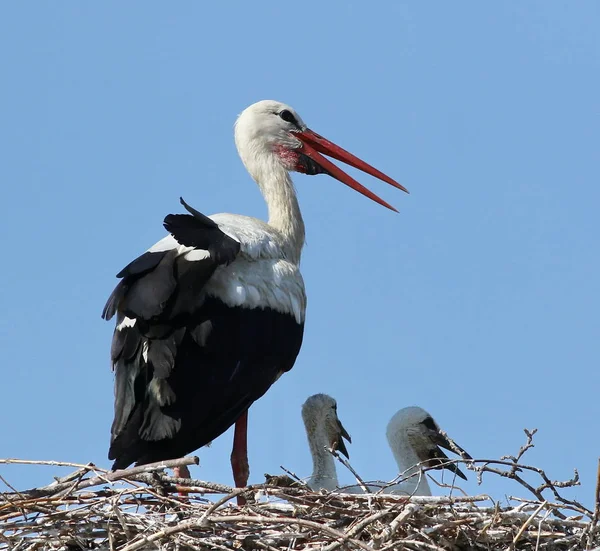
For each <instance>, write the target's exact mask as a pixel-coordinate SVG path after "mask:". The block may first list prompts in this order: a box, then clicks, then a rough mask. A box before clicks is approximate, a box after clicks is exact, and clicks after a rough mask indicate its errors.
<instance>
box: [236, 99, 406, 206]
mask: <svg viewBox="0 0 600 551" xmlns="http://www.w3.org/2000/svg"><path fill="white" fill-rule="evenodd" d="M235 143H236V146H237V149H238V153H239V155H240V157H241V158H242V161H243V162H244V164H245V165H246V168H247V169H248V171H249V172H250V174H251V175H252V177H253V178H254V179H255V180H256V181H257V182H258V183H259V184H260V183H261V181H262V180H263V179H264V178H265V177H267V175H266V174H265V171H268V170H273V168H274V167H283V168H284V169H285V170H287V171H295V172H302V173H303V174H309V175H315V174H327V175H328V176H331V177H333V178H335V179H336V180H339V181H340V182H342V183H344V184H346V185H347V186H349V187H351V188H352V189H354V190H356V191H358V192H359V193H362V194H363V195H365V196H366V197H368V198H369V199H372V200H373V201H375V202H377V203H379V204H380V205H383V206H384V207H387V208H389V209H391V210H394V211H395V210H396V209H395V208H394V207H392V206H391V205H389V204H388V203H386V202H385V201H384V200H383V199H381V198H380V197H378V196H377V195H375V194H374V193H373V192H372V191H369V190H368V189H367V188H366V187H364V186H363V185H361V184H359V183H358V182H357V181H356V180H355V179H354V178H352V177H351V176H349V175H348V174H346V173H345V172H344V171H343V170H342V169H340V168H339V167H338V166H337V165H335V164H334V163H332V162H331V161H330V160H329V159H327V158H326V157H325V156H324V155H328V156H329V157H333V158H334V159H337V160H338V161H342V162H344V163H346V164H348V165H350V166H353V167H355V168H358V169H359V170H362V171H363V172H366V173H367V174H370V175H372V176H375V177H376V178H379V179H380V180H383V181H384V182H387V183H388V184H390V185H392V186H394V187H396V188H398V189H401V190H403V191H406V192H407V193H408V190H407V189H406V188H405V187H403V186H401V185H400V184H399V183H398V182H396V181H395V180H392V179H391V178H390V177H389V176H387V175H385V174H384V173H383V172H380V171H379V170H377V169H376V168H374V167H372V166H371V165H369V164H367V163H365V162H364V161H362V160H361V159H359V158H358V157H355V156H354V155H352V154H351V153H348V151H346V150H344V149H342V148H341V147H339V146H337V145H336V144H334V143H333V142H330V141H329V140H327V139H326V138H324V137H323V136H321V135H319V134H317V133H316V132H314V131H313V130H311V129H310V128H308V127H307V126H306V124H305V123H304V121H303V120H302V119H301V118H300V116H299V115H298V113H296V111H294V109H293V108H292V107H290V106H289V105H286V104H285V103H280V102H278V101H273V100H263V101H259V102H258V103H255V104H253V105H251V106H250V107H248V108H246V109H245V110H244V111H243V112H242V113H241V114H240V116H239V117H238V120H237V122H236V124H235Z"/></svg>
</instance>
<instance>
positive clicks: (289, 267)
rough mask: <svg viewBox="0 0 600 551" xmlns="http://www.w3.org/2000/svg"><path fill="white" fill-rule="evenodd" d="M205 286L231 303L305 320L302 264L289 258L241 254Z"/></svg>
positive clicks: (217, 271)
mask: <svg viewBox="0 0 600 551" xmlns="http://www.w3.org/2000/svg"><path fill="white" fill-rule="evenodd" d="M205 290H206V293H207V294H208V295H212V296H214V297H217V298H219V299H220V300H222V301H223V302H224V303H225V304H227V305H228V306H241V307H244V308H272V309H273V310H276V311H277V312H282V313H284V314H290V315H292V316H294V318H295V320H296V321H297V322H298V323H303V322H304V315H305V311H306V295H305V292H304V281H303V280H302V275H301V274H300V270H299V269H298V267H297V266H296V265H295V264H292V263H291V262H288V261H287V260H281V259H264V260H262V259H261V260H249V259H247V258H242V257H238V258H237V259H236V260H235V261H234V262H233V263H231V264H230V265H229V266H221V267H219V268H217V270H216V271H215V274H214V275H213V277H212V278H211V279H210V281H209V282H208V283H207V284H206V287H205Z"/></svg>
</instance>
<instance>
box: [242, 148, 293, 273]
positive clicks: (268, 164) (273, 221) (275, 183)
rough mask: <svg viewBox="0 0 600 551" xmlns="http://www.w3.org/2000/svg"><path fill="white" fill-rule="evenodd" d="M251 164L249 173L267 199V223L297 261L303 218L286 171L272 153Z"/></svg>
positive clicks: (291, 258)
mask: <svg viewBox="0 0 600 551" xmlns="http://www.w3.org/2000/svg"><path fill="white" fill-rule="evenodd" d="M251 168H252V169H251V170H250V173H251V174H252V176H253V177H254V180H255V181H256V182H257V183H258V187H259V188H260V190H261V192H262V194H263V197H264V198H265V202H266V203H267V208H268V210H269V225H270V226H272V227H273V228H275V229H276V230H278V231H279V232H280V234H281V236H282V237H283V239H284V244H285V248H286V249H287V250H286V252H287V253H288V255H289V258H290V260H291V261H293V262H295V263H299V262H300V255H301V253H302V247H303V246H304V220H303V219H302V213H301V212H300V206H299V205H298V198H297V196H296V190H295V188H294V183H293V182H292V179H291V177H290V175H289V172H288V171H287V170H285V168H283V166H281V163H280V162H279V161H278V160H276V159H275V158H272V156H271V158H267V159H265V162H263V163H256V164H255V165H254V166H252V167H251Z"/></svg>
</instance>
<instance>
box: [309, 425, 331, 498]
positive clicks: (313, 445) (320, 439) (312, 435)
mask: <svg viewBox="0 0 600 551" xmlns="http://www.w3.org/2000/svg"><path fill="white" fill-rule="evenodd" d="M307 436H308V445H309V446H310V453H311V455H312V461H313V473H312V475H311V477H310V479H309V481H308V485H309V486H310V487H311V488H312V489H313V490H320V489H321V488H325V489H326V490H334V489H335V488H337V487H338V478H337V472H336V469H335V460H334V457H333V455H331V454H330V453H329V451H327V449H326V448H329V441H328V438H327V434H326V433H325V430H324V429H323V428H322V427H316V428H315V430H314V431H311V432H307Z"/></svg>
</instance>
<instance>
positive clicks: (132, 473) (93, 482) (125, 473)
mask: <svg viewBox="0 0 600 551" xmlns="http://www.w3.org/2000/svg"><path fill="white" fill-rule="evenodd" d="M198 464H199V460H198V458H197V457H195V456H194V457H182V458H180V459H170V460H168V461H159V462H156V463H149V464H148V465H141V466H139V467H132V468H131V469H121V470H118V471H113V472H107V474H106V475H104V476H95V477H93V478H88V479H86V480H82V481H81V483H80V484H79V486H78V488H77V489H78V490H83V489H85V488H90V487H92V486H97V485H98V484H103V483H106V482H116V481H118V480H124V479H129V478H135V477H139V476H140V475H142V474H148V473H152V472H155V471H159V470H162V469H170V468H173V467H181V466H183V465H198ZM104 472H106V471H104ZM71 486H72V484H71V482H64V483H61V484H56V483H55V482H53V483H52V484H50V485H49V486H44V487H43V488H33V489H31V490H26V491H24V492H21V494H23V495H25V496H29V495H32V496H35V497H44V496H48V495H52V494H56V493H59V492H61V491H64V490H66V489H70V488H71Z"/></svg>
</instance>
